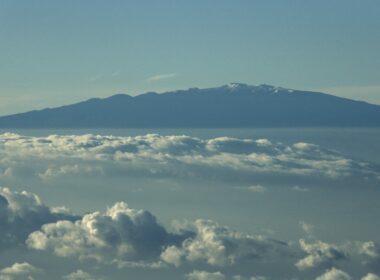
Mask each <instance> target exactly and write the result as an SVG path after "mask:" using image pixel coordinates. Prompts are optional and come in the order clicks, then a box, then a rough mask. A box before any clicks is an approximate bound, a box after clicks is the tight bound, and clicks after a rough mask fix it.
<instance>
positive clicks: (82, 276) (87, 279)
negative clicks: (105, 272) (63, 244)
mask: <svg viewBox="0 0 380 280" xmlns="http://www.w3.org/2000/svg"><path fill="white" fill-rule="evenodd" d="M62 279H63V280H101V278H98V277H95V276H93V275H91V274H89V273H88V272H85V271H83V270H81V269H78V270H77V271H75V272H72V273H70V274H68V275H66V276H64V277H63V278H62Z"/></svg>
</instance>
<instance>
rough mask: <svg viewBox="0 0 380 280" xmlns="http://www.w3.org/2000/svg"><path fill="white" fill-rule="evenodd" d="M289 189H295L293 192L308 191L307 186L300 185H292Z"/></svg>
mask: <svg viewBox="0 0 380 280" xmlns="http://www.w3.org/2000/svg"><path fill="white" fill-rule="evenodd" d="M291 190H292V191H295V192H308V191H310V190H309V189H308V188H303V187H300V186H293V187H291Z"/></svg>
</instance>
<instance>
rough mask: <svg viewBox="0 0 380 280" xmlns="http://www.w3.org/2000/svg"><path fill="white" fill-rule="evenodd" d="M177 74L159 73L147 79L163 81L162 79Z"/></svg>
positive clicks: (149, 80)
mask: <svg viewBox="0 0 380 280" xmlns="http://www.w3.org/2000/svg"><path fill="white" fill-rule="evenodd" d="M176 76H177V73H166V74H158V75H154V76H151V77H149V78H148V79H146V80H147V81H148V82H157V81H161V80H166V79H170V78H174V77H176Z"/></svg>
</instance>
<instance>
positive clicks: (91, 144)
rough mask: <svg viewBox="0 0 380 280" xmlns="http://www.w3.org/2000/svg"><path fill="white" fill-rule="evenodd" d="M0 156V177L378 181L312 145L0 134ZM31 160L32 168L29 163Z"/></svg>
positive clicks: (369, 172) (187, 138)
mask: <svg viewBox="0 0 380 280" xmlns="http://www.w3.org/2000/svg"><path fill="white" fill-rule="evenodd" d="M0 156H1V157H2V160H1V161H0V170H1V169H2V170H3V176H5V175H6V174H7V176H9V175H12V174H17V172H18V170H22V171H23V172H24V173H27V171H28V170H29V171H30V169H32V170H31V171H30V172H31V173H33V172H34V173H35V174H37V175H39V176H40V177H41V178H43V179H46V178H52V177H55V176H64V175H67V174H89V173H90V174H104V173H107V171H110V166H112V168H111V170H112V172H116V171H115V170H120V173H121V174H122V173H123V172H122V171H125V170H141V171H144V172H148V173H149V174H167V175H171V176H173V175H176V176H193V175H194V174H196V175H202V174H203V175H205V176H206V174H207V176H209V174H210V172H213V171H215V172H214V174H218V175H217V176H221V174H223V172H220V171H221V170H225V171H228V172H232V173H235V174H245V175H247V176H248V175H250V174H252V173H260V174H266V173H271V174H273V173H278V174H288V175H289V174H291V175H302V176H306V175H322V176H324V177H338V176H345V175H350V174H353V173H357V172H359V173H362V174H363V176H364V175H365V176H371V175H374V176H378V173H377V172H375V171H374V170H373V168H372V167H371V166H369V165H367V164H365V163H361V162H355V161H353V160H350V159H347V158H345V157H344V156H342V155H340V154H339V153H336V152H333V151H329V150H324V149H321V148H320V147H319V146H317V145H313V144H308V143H295V144H294V145H284V144H282V143H273V142H271V141H270V140H268V139H258V140H252V139H237V138H230V137H219V138H213V139H207V140H203V139H199V138H196V137H190V136H185V135H178V136H162V135H157V134H148V135H144V136H134V137H122V136H120V137H117V136H101V135H91V134H87V135H50V136H47V137H28V136H21V135H17V134H12V133H5V134H1V135H0ZM37 159H38V164H37ZM31 161H33V162H34V163H35V164H30V162H31ZM8 168H9V171H7V170H8ZM205 170H207V171H205ZM20 172H21V171H20ZM202 172H203V173H202ZM124 173H125V172H124Z"/></svg>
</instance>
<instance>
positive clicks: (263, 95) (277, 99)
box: [0, 83, 380, 128]
mask: <svg viewBox="0 0 380 280" xmlns="http://www.w3.org/2000/svg"><path fill="white" fill-rule="evenodd" d="M297 126H361V127H371V126H380V106H379V105H373V104H369V103H366V102H362V101H354V100H350V99H346V98H341V97H336V96H333V95H329V94H324V93H318V92H308V91H299V90H290V89H285V88H281V87H274V86H270V85H259V86H250V85H246V84H240V83H232V84H229V85H225V86H221V87H216V88H206V89H198V88H190V89H188V90H178V91H173V92H166V93H161V94H158V93H155V92H148V93H145V94H141V95H138V96H134V97H132V96H130V95H127V94H116V95H113V96H110V97H108V98H104V99H99V98H92V99H89V100H87V101H84V102H80V103H76V104H72V105H67V106H62V107H57V108H47V109H43V110H36V111H30V112H26V113H20V114H14V115H9V116H3V117H0V127H1V128H165V127H172V128H180V127H194V128H195V127H226V128H228V127H297Z"/></svg>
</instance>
